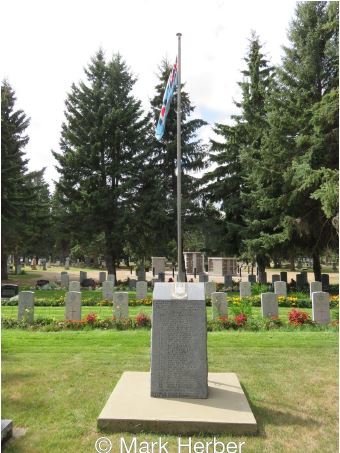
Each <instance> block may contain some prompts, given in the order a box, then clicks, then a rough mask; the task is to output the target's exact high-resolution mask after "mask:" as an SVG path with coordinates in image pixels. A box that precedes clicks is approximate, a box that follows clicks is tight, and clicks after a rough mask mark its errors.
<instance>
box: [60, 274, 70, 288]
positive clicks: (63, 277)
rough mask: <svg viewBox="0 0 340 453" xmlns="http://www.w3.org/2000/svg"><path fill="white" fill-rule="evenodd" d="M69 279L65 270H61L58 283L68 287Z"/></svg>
mask: <svg viewBox="0 0 340 453" xmlns="http://www.w3.org/2000/svg"><path fill="white" fill-rule="evenodd" d="M69 281H70V278H69V275H68V273H67V272H61V274H60V285H61V287H62V288H68V285H69Z"/></svg>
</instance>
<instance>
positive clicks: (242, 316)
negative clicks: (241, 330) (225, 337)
mask: <svg viewBox="0 0 340 453" xmlns="http://www.w3.org/2000/svg"><path fill="white" fill-rule="evenodd" d="M235 321H236V324H237V325H239V326H243V325H244V324H245V323H246V322H247V315H246V314H245V313H240V314H239V315H237V316H235Z"/></svg>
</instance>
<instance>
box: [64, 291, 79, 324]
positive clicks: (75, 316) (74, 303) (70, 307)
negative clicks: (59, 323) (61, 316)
mask: <svg viewBox="0 0 340 453" xmlns="http://www.w3.org/2000/svg"><path fill="white" fill-rule="evenodd" d="M65 320H66V321H80V320H81V293H80V291H69V292H68V293H66V298H65Z"/></svg>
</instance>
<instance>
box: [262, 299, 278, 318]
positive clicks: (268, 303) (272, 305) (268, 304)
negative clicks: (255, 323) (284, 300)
mask: <svg viewBox="0 0 340 453" xmlns="http://www.w3.org/2000/svg"><path fill="white" fill-rule="evenodd" d="M261 312H262V316H263V317H264V318H271V317H273V316H279V303H278V300H277V295H276V294H274V293H262V294H261Z"/></svg>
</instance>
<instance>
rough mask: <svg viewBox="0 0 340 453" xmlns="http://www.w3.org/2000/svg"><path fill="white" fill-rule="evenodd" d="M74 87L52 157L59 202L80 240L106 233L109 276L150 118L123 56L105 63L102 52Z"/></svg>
mask: <svg viewBox="0 0 340 453" xmlns="http://www.w3.org/2000/svg"><path fill="white" fill-rule="evenodd" d="M85 73H86V77H87V81H86V82H81V83H80V84H79V85H78V86H76V85H73V86H72V89H71V93H70V94H69V96H68V98H67V101H66V109H67V110H66V112H65V116H66V121H65V123H64V124H63V127H62V134H61V141H60V147H61V151H62V154H57V153H54V156H55V158H56V159H57V161H58V171H59V173H60V175H61V177H60V180H59V182H58V184H57V190H58V193H59V194H60V202H61V203H62V204H63V206H65V207H66V208H67V210H68V212H69V214H70V216H72V218H73V222H72V224H73V229H75V228H77V229H78V236H81V239H82V241H88V240H91V239H92V238H94V237H96V236H97V235H99V234H100V233H104V235H105V261H106V265H107V269H108V271H109V272H110V273H115V270H116V265H117V263H119V260H120V258H121V256H122V254H123V247H124V243H125V237H124V234H125V225H126V223H127V222H128V221H129V218H128V213H129V204H130V202H132V198H131V197H132V196H133V193H134V187H135V185H136V179H137V178H138V171H137V169H138V165H139V164H140V159H142V156H143V148H144V142H145V135H146V131H145V128H146V124H147V118H145V117H143V112H142V110H141V103H140V101H138V100H136V99H135V98H134V97H133V95H132V89H133V86H134V83H135V79H134V77H133V76H132V74H131V73H130V72H129V70H128V68H127V66H126V64H125V62H124V61H123V59H122V58H121V56H120V55H115V56H114V57H113V58H112V60H111V61H109V62H108V63H106V62H105V59H104V55H103V52H102V51H99V52H98V53H97V54H96V56H95V57H94V58H93V59H92V62H91V64H90V65H89V67H88V68H87V69H86V71H85Z"/></svg>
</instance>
